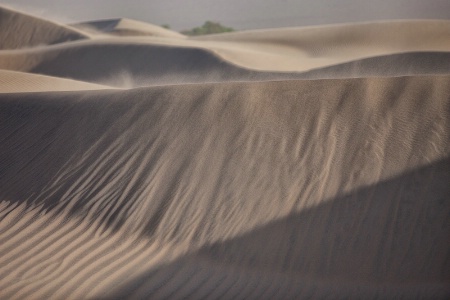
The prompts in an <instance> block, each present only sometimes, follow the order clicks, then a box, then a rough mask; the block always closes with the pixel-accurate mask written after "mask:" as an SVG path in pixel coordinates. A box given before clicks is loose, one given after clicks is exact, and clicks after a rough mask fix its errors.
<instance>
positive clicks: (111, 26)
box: [71, 18, 186, 38]
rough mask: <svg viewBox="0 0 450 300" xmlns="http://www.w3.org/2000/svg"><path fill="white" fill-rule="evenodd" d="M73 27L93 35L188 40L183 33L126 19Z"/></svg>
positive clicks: (81, 24) (73, 25)
mask: <svg viewBox="0 0 450 300" xmlns="http://www.w3.org/2000/svg"><path fill="white" fill-rule="evenodd" d="M71 26H72V27H75V28H78V29H80V30H87V31H88V32H92V33H97V34H98V33H107V34H111V35H119V36H155V37H166V38H186V36H184V35H183V34H181V33H178V32H175V31H172V30H169V29H166V28H163V27H160V26H156V25H153V24H148V23H144V22H140V21H136V20H130V19H126V18H121V19H108V20H98V21H92V22H83V23H77V24H72V25H71Z"/></svg>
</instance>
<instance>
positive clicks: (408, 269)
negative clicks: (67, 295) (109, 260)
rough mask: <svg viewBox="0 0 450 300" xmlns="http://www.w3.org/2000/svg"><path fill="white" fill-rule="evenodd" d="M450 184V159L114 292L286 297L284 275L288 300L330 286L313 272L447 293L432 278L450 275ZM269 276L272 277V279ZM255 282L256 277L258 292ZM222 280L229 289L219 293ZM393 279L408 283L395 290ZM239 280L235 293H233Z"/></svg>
mask: <svg viewBox="0 0 450 300" xmlns="http://www.w3.org/2000/svg"><path fill="white" fill-rule="evenodd" d="M449 182H450V158H447V159H444V160H440V161H437V162H435V163H432V164H430V165H428V166H425V167H421V168H418V169H415V170H412V171H409V172H406V173H404V174H402V175H400V176H398V177H395V178H392V179H389V180H387V181H383V182H379V183H377V184H375V185H372V186H367V187H364V188H361V189H359V190H356V191H354V192H352V193H350V194H347V195H344V196H342V197H337V198H335V199H330V200H328V201H326V202H325V203H324V204H321V205H318V206H317V207H312V208H309V209H306V210H304V211H302V212H299V213H295V214H291V215H289V216H287V217H285V218H283V219H281V220H277V221H274V222H272V223H269V224H267V225H265V226H263V227H261V228H257V229H255V230H253V231H251V232H248V233H246V234H244V235H242V236H239V237H236V238H233V239H231V240H226V241H221V242H217V243H214V244H211V245H207V246H204V247H202V248H201V249H199V250H198V251H195V252H194V253H192V254H189V255H186V256H184V257H181V258H180V259H178V260H176V261H174V262H173V263H171V264H169V265H165V266H160V267H158V268H155V269H154V270H151V272H149V273H146V274H143V275H142V276H140V277H138V278H134V279H132V280H130V281H128V282H127V283H125V284H124V285H123V286H122V287H121V288H120V289H118V290H116V291H115V292H114V293H113V294H112V295H111V297H109V298H111V299H119V298H127V297H132V298H140V297H141V296H142V295H145V296H142V297H148V298H150V299H169V298H173V299H184V298H186V299H189V298H191V299H197V297H199V298H198V299H200V298H202V297H203V298H205V299H215V298H223V299H232V298H239V299H241V298H253V296H254V298H255V299H257V298H258V297H261V298H265V297H262V296H268V297H269V298H270V297H272V296H273V297H275V298H276V299H280V298H282V297H281V294H280V295H278V294H276V295H272V292H273V293H281V292H283V288H281V290H280V289H278V288H275V287H274V285H275V286H276V282H277V280H279V281H281V282H283V284H286V286H285V288H287V286H289V288H290V292H287V291H286V293H287V294H286V295H284V296H286V297H287V298H290V297H294V295H297V294H295V293H297V292H299V290H300V291H302V290H303V292H305V291H306V290H308V291H309V292H311V289H315V290H316V289H318V288H319V289H322V292H323V291H325V290H326V287H324V286H322V287H320V285H317V284H309V285H308V283H307V282H308V280H321V281H323V280H328V281H331V282H333V281H334V282H342V284H337V288H339V286H340V287H344V286H345V284H344V282H353V283H356V282H358V283H361V284H362V283H364V284H367V283H370V284H375V288H374V290H372V292H374V294H373V295H378V296H380V295H381V296H382V295H384V296H389V297H394V298H395V297H398V296H402V297H409V296H413V297H419V298H420V297H425V298H429V297H430V295H431V297H436V298H445V297H446V296H448V295H449V294H448V292H449V290H448V289H446V288H444V290H442V289H439V288H436V287H434V286H433V284H438V286H439V285H440V287H441V288H442V287H443V286H445V285H446V283H448V282H449V281H450V239H449V237H450V221H449V220H450V185H449ZM183 274H184V275H183ZM202 274H203V275H202ZM255 274H256V275H255ZM183 276H184V277H183ZM255 276H256V277H255ZM267 276H269V277H271V276H272V277H271V278H272V280H269V281H268V282H267V283H266V281H267V280H264V278H265V277H267ZM283 276H284V277H283ZM286 276H287V277H286ZM232 277H233V278H237V279H236V280H238V281H239V280H240V281H243V282H246V280H247V281H248V280H253V279H255V278H256V279H255V280H253V281H254V282H253V281H252V282H253V283H248V282H247V284H244V286H246V288H244V287H242V286H241V285H239V284H238V283H236V282H235V283H234V284H232V283H230V284H229V285H230V286H229V287H227V286H226V282H228V281H229V280H231V279H230V278H232ZM252 278H253V279H252ZM280 278H281V279H280ZM287 278H290V279H287ZM292 278H297V279H298V280H297V281H296V280H295V279H294V281H292V280H293V279H292ZM183 280H184V282H183ZM289 280H290V281H289ZM188 282H191V283H188ZM274 282H275V283H274ZM249 284H254V285H255V286H254V287H253V288H252V289H251V290H252V292H251V293H250V292H249V291H247V290H246V289H248V286H247V285H249ZM264 284H269V285H270V286H271V288H268V287H267V286H266V287H264ZM423 284H425V285H427V284H429V285H430V286H429V288H428V289H427V288H424V286H423ZM223 285H225V287H224V289H225V290H227V291H228V292H227V294H226V295H223V294H220V293H217V292H216V293H215V292H214V288H218V289H219V287H220V286H222V287H223ZM386 285H388V286H402V285H403V286H406V288H404V289H403V290H401V289H400V290H398V289H396V290H395V292H393V291H392V290H389V288H386ZM188 286H190V287H188ZM350 286H351V287H352V288H354V289H353V290H352V288H350V289H348V290H347V292H348V293H349V294H347V296H350V298H351V297H359V296H361V295H362V294H358V291H356V290H357V285H356V284H355V285H353V284H351V285H350ZM211 287H213V288H211ZM233 287H234V290H235V292H236V293H237V294H235V295H234V296H235V297H234V296H232V295H231V294H228V293H230V291H231V290H233ZM240 288H242V290H241V292H242V293H241V292H239V289H240ZM328 288H329V287H328ZM334 288H336V285H334ZM347 288H348V286H347ZM267 289H269V290H271V291H272V290H273V291H272V292H271V293H269V290H267ZM274 289H275V290H277V291H278V292H277V291H275V290H274ZM355 289H356V290H355ZM246 291H247V292H249V293H250V294H248V295H247V294H245V293H244V292H246ZM258 291H259V292H258ZM327 291H328V292H330V293H333V291H332V290H329V289H328V290H327ZM341 291H342V290H341ZM344 292H345V289H344ZM359 292H361V293H363V292H364V289H362V290H361V289H359ZM366 292H367V290H366ZM380 292H381V294H380ZM384 292H385V294H383V293H384ZM355 293H356V294H355ZM421 293H422V294H421ZM423 293H425V294H423ZM430 293H431V294H430ZM433 293H434V294H433ZM227 295H228V296H229V297H228V296H227ZM251 295H253V296H251ZM269 295H271V296H269ZM277 295H278V296H277ZM289 295H290V296H289ZM352 295H353V296H352ZM358 295H359V296H358ZM373 295H372V296H373ZM433 295H434V296H433ZM194 296H195V297H194ZM200 296H201V297H200ZM334 296H336V294H334ZM366 296H367V295H366ZM275 298H274V299H275ZM301 298H302V297H301ZM312 298H315V297H312Z"/></svg>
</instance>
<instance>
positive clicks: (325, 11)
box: [0, 0, 450, 30]
mask: <svg viewBox="0 0 450 300" xmlns="http://www.w3.org/2000/svg"><path fill="white" fill-rule="evenodd" d="M0 4H6V5H9V6H10V7H13V8H16V9H19V10H22V11H26V12H29V13H33V14H35V15H38V16H42V17H45V18H49V19H52V20H55V21H60V22H64V23H74V22H79V21H88V20H97V19H107V18H118V17H125V18H130V19H136V20H140V21H144V22H149V23H152V24H156V25H162V24H169V25H170V26H171V28H173V29H175V30H183V29H190V28H192V27H195V26H199V25H201V24H203V23H204V22H205V21H206V20H210V21H215V22H220V23H222V24H223V25H226V26H231V27H234V28H236V29H239V30H243V29H258V28H271V27H289V26H305V25H320V24H333V23H348V22H365V21H375V20H395V19H450V0H226V1H224V0H157V1H156V0H0Z"/></svg>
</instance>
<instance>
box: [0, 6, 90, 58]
mask: <svg viewBox="0 0 450 300" xmlns="http://www.w3.org/2000/svg"><path fill="white" fill-rule="evenodd" d="M0 28H1V30H0V50H4V49H18V48H29V47H33V46H45V45H52V44H57V43H62V42H67V41H72V40H79V39H85V38H87V35H85V34H84V33H82V32H80V31H78V30H76V29H73V28H70V27H68V26H65V25H62V24H56V23H54V22H51V21H47V20H42V19H39V18H36V17H33V16H30V15H27V14H23V13H20V12H17V11H14V10H11V9H8V8H4V7H0Z"/></svg>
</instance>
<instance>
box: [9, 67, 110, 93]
mask: <svg viewBox="0 0 450 300" xmlns="http://www.w3.org/2000/svg"><path fill="white" fill-rule="evenodd" d="M0 86H1V89H0V93H25V92H42V91H46V92H48V91H76V90H83V91H86V90H102V89H112V87H110V86H104V85H99V84H93V83H89V82H82V81H76V80H70V79H64V78H59V77H50V76H45V75H36V74H31V73H22V72H15V71H6V70H0Z"/></svg>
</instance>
